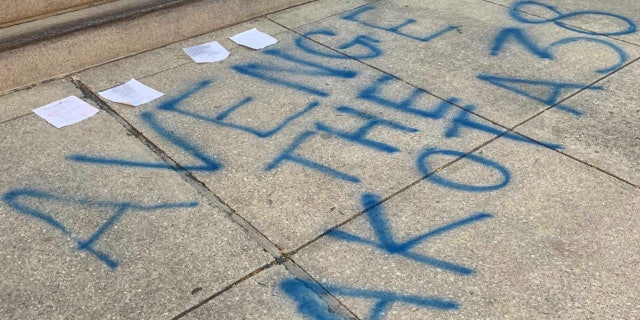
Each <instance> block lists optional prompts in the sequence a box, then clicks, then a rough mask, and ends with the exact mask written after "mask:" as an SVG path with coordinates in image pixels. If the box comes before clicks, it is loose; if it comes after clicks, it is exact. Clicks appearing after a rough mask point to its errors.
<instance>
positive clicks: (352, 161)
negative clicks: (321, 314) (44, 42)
mask: <svg viewBox="0 0 640 320" xmlns="http://www.w3.org/2000/svg"><path fill="white" fill-rule="evenodd" d="M278 36H279V40H280V43H279V44H277V45H275V46H274V47H273V48H275V49H277V50H282V51H283V52H288V53H291V54H293V55H296V56H300V57H303V58H304V59H311V60H312V61H315V62H317V63H322V64H326V65H331V66H333V67H334V68H337V69H341V70H349V71H353V72H355V73H357V74H358V76H357V77H356V78H354V79H340V78H339V77H305V78H300V79H304V83H305V85H306V86H309V87H314V88H320V89H321V90H323V91H326V92H327V94H328V95H329V96H328V97H326V98H323V97H318V96H313V95H309V94H306V93H304V92H299V91H298V90H294V89H290V88H279V87H276V86H274V85H273V84H272V83H270V82H265V81H262V80H258V79H252V78H251V77H247V76H244V75H242V74H239V73H237V72H235V71H233V70H230V67H232V66H238V65H245V64H248V63H253V62H254V61H257V62H260V63H265V65H274V66H278V67H282V68H289V67H292V64H291V63H287V62H282V61H278V59H273V58H270V57H269V56H266V55H263V54H260V53H259V52H255V51H253V50H248V49H245V48H235V49H233V50H231V52H232V53H233V54H232V56H231V57H230V58H229V59H227V60H225V61H224V62H222V63H219V64H212V65H205V66H199V65H194V64H187V65H184V66H179V67H176V68H173V69H170V70H168V71H165V72H161V73H158V74H154V75H152V76H150V77H143V78H142V81H143V82H144V83H146V84H147V85H150V86H151V87H154V88H156V89H158V90H160V91H161V92H165V93H166V94H167V97H166V98H164V101H162V100H161V101H159V102H157V103H152V104H148V105H145V106H141V107H139V108H130V107H127V106H122V105H116V104H112V105H113V107H114V108H115V110H116V111H117V112H119V113H120V114H121V115H122V116H123V117H124V118H126V119H127V121H129V122H130V123H132V124H133V125H134V126H135V127H136V128H138V129H139V130H141V131H142V132H143V133H144V134H145V136H146V137H148V138H150V139H151V140H152V141H153V143H154V144H156V145H158V146H160V147H161V148H162V149H163V150H165V151H166V152H167V153H168V154H169V156H171V157H172V158H173V159H174V160H176V161H178V162H179V163H181V164H183V165H185V166H193V165H197V164H198V162H197V159H195V158H194V157H193V154H190V153H189V152H185V150H186V149H185V148H184V146H179V145H176V144H175V143H174V142H171V141H169V140H167V139H166V137H167V136H166V134H165V133H164V132H162V131H160V130H157V129H154V127H153V126H151V125H150V123H149V122H148V121H147V120H145V119H144V115H145V114H148V113H149V112H151V113H152V114H154V115H156V116H157V119H158V121H159V123H162V126H163V127H164V128H166V129H165V130H169V131H170V132H173V133H176V134H179V135H180V136H181V137H182V139H184V140H185V141H189V142H190V143H191V142H192V143H194V144H195V146H197V148H199V149H200V150H203V152H206V153H207V155H209V156H210V157H212V158H214V159H217V160H218V161H219V162H220V163H221V165H223V166H224V168H222V169H220V170H215V171H212V172H202V171H198V172H194V174H195V175H196V176H197V177H198V178H199V179H201V181H203V182H204V183H206V184H207V186H208V187H209V188H210V189H211V190H213V191H214V192H215V193H216V194H217V195H218V196H220V197H221V198H222V199H224V200H225V202H226V203H227V204H228V205H230V206H231V207H232V208H234V209H235V210H236V211H237V212H238V213H239V214H240V215H242V216H243V217H245V218H247V219H248V220H249V221H251V222H252V223H253V224H254V225H255V226H256V227H257V228H258V229H260V230H262V231H263V232H264V233H265V234H266V235H267V237H269V238H270V239H271V240H272V241H273V242H274V243H275V244H276V245H278V246H279V247H281V248H284V249H287V250H292V249H295V248H297V247H299V246H301V245H303V244H304V243H305V242H307V241H309V240H311V239H313V238H314V237H316V236H318V235H320V234H321V233H322V232H323V231H324V230H325V229H326V228H328V227H330V226H332V225H335V224H336V223H340V222H342V221H344V220H345V219H346V218H347V217H349V216H351V215H353V214H355V213H357V212H358V211H359V210H360V209H359V205H358V200H357V199H358V194H360V193H361V192H363V191H365V190H372V191H376V192H380V193H382V194H383V195H385V196H387V195H391V194H393V193H395V192H397V191H399V190H402V188H403V187H404V186H406V185H408V184H410V183H412V182H414V181H416V179H419V178H420V177H421V176H422V174H421V173H420V172H418V170H417V169H416V166H415V158H416V156H417V155H418V154H420V153H421V152H422V151H423V149H424V148H425V147H426V146H440V147H443V148H450V149H454V150H459V151H463V152H464V151H470V150H472V149H473V148H474V147H476V146H478V145H481V144H482V143H484V142H486V141H488V140H489V139H491V138H493V137H494V136H495V134H490V133H486V132H482V131H475V130H462V132H461V134H460V136H454V137H447V136H445V133H446V132H447V129H448V127H449V125H450V123H451V121H453V120H452V119H453V118H455V117H456V115H458V116H460V115H464V114H466V111H464V110H462V109H458V108H457V107H454V106H451V105H449V106H448V107H449V109H448V111H447V114H446V115H444V116H443V118H442V119H435V120H430V119H424V118H420V117H416V116H415V115H413V114H407V113H404V112H398V111H394V110H393V109H390V108H385V107H384V106H381V105H378V104H376V103H373V102H371V101H367V100H364V99H358V98H357V97H356V95H357V92H358V91H361V90H364V88H366V87H369V86H371V85H372V84H373V83H375V81H376V79H378V78H379V77H381V76H384V74H382V73H380V72H378V71H375V70H371V69H369V68H366V67H365V66H363V65H361V64H359V63H356V62H354V61H350V60H336V59H330V58H320V59H318V58H317V57H314V56H313V55H310V54H306V53H304V52H302V51H301V50H299V49H297V48H296V47H295V46H294V45H293V44H292V43H293V42H294V39H296V38H297V37H296V36H295V35H293V34H291V33H290V32H288V33H283V34H279V35H278ZM316 48H317V49H318V50H321V49H322V48H321V47H320V46H317V45H316ZM293 67H295V65H294V66H293ZM100 70H102V71H103V72H104V74H105V76H104V77H103V76H101V73H99V72H94V71H92V72H91V76H90V77H89V78H98V79H104V78H106V77H109V74H111V72H112V70H111V68H109V66H108V65H107V66H104V67H102V68H100ZM125 74H128V73H125ZM79 77H80V78H81V79H86V78H87V76H85V75H84V74H81V75H80V76H79ZM334 78H338V79H334ZM203 80H208V81H212V83H211V84H210V85H206V86H204V87H203V88H201V89H200V90H199V91H197V92H196V93H194V94H193V95H192V96H189V97H183V98H184V99H182V100H180V102H179V104H175V105H172V103H173V102H172V101H175V100H174V99H176V97H179V96H180V95H182V94H183V92H187V91H189V90H193V88H194V87H196V86H197V85H198V83H199V82H200V81H203ZM91 83H92V80H87V85H89V86H90V87H93V86H92V85H91ZM118 83H119V82H113V83H111V84H110V86H114V85H116V84H118ZM176 84H181V85H180V86H177V85H176ZM414 90H415V88H413V87H411V86H407V85H406V84H404V83H402V82H400V81H392V82H389V83H388V84H387V85H385V87H384V90H383V91H382V90H381V91H382V92H383V94H384V95H385V97H386V98H387V99H390V100H394V101H400V100H402V99H404V98H405V97H407V96H410V95H411V94H412V92H413V91H414ZM381 94H382V93H381ZM246 97H251V98H252V99H253V100H252V101H251V102H250V103H248V104H246V107H245V108H242V109H239V110H238V111H237V112H235V113H234V114H233V115H232V116H230V117H229V120H228V123H235V124H240V125H244V126H248V127H250V128H255V129H257V130H262V131H267V130H269V129H271V128H274V127H276V126H277V125H278V124H279V123H281V122H282V121H283V120H284V119H286V118H287V117H289V116H291V115H292V114H294V113H296V112H299V111H300V110H302V109H303V108H305V107H306V106H308V105H310V104H314V103H318V106H317V107H316V108H315V109H313V110H311V111H310V112H308V113H306V114H304V116H302V117H300V118H299V119H296V121H293V122H291V123H290V124H289V125H287V126H286V127H284V128H283V129H282V130H281V131H278V132H277V133H274V134H273V135H272V136H271V135H270V136H264V137H258V136H256V134H253V133H251V132H247V131H243V130H238V128H233V127H225V126H224V125H221V123H216V122H215V121H213V120H211V121H202V119H199V118H197V116H185V115H180V114H178V113H175V112H168V111H166V110H162V109H163V108H165V109H166V108H180V109H182V110H188V111H190V112H193V113H196V114H197V115H200V116H201V117H202V116H204V117H208V118H209V119H213V118H215V117H216V116H217V115H218V114H220V113H221V112H223V111H224V110H225V109H228V108H229V107H231V106H232V105H234V104H236V103H238V102H239V101H242V100H243V99H245V98H246ZM440 103H441V101H439V100H438V99H436V98H434V97H433V96H429V95H427V94H426V93H422V95H420V96H419V97H418V99H416V104H417V105H418V106H421V107H423V108H425V109H430V108H433V109H437V107H438V106H439V105H440ZM340 106H349V107H352V108H355V109H357V110H360V111H362V112H365V113H368V114H372V115H375V116H377V117H380V118H381V119H388V120H390V121H394V122H395V123H398V124H402V125H404V126H406V127H407V128H413V129H414V130H417V131H418V132H407V130H404V129H403V130H399V129H393V128H389V127H384V126H377V128H376V127H374V129H375V130H372V132H371V134H370V135H369V138H370V139H374V140H376V141H380V142H382V143H385V144H388V145H390V146H392V147H395V148H398V150H397V151H398V152H383V151H381V150H379V149H375V148H372V147H370V146H369V147H367V146H365V145H363V144H362V143H354V142H349V141H346V140H345V139H343V138H339V137H337V136H335V135H331V134H329V133H327V132H318V134H316V135H314V136H311V137H310V138H309V140H308V141H306V142H305V143H304V144H301V147H300V148H299V149H298V150H296V153H298V154H300V155H301V156H302V157H304V158H307V159H310V160H311V161H314V162H317V163H320V164H322V165H324V166H328V167H331V168H335V170H338V171H341V172H343V173H345V174H346V175H349V176H351V177H354V178H358V179H359V180H361V181H362V183H358V182H356V181H350V180H347V178H336V176H335V175H332V174H327V173H326V172H322V171H319V170H310V169H309V168H308V167H305V166H301V165H296V164H295V163H293V162H288V161H286V162H283V163H282V164H281V165H279V166H277V167H276V168H274V169H273V170H266V169H265V168H266V167H268V166H269V164H270V163H273V161H274V160H275V159H276V158H277V157H278V155H279V154H280V153H282V152H283V150H285V149H286V148H287V146H289V145H290V144H291V143H292V142H293V141H295V139H296V138H297V137H300V136H301V134H303V133H304V132H307V131H309V130H314V127H315V123H317V122H321V123H323V124H326V125H328V126H331V127H334V128H337V129H338V130H343V131H354V130H357V129H358V128H359V127H361V126H363V125H364V124H365V122H366V121H363V119H358V117H356V116H353V115H348V114H345V113H342V112H337V111H336V110H335V108H336V107H340ZM468 116H469V118H470V119H471V120H472V121H476V122H477V123H481V124H484V125H487V126H489V127H491V128H493V129H495V130H497V132H498V133H500V132H502V131H503V130H501V129H499V128H497V127H492V126H491V125H490V123H488V122H486V121H484V120H482V119H480V118H476V117H475V116H473V115H470V114H468ZM205 150H206V151H205ZM94 156H97V155H94ZM103 156H105V157H109V155H103ZM450 160H451V159H446V158H443V159H438V160H435V161H434V162H433V163H432V165H433V168H437V167H438V166H439V165H442V164H444V163H446V162H447V161H450ZM376 168H388V170H382V171H380V170H377V169H376ZM301 212H306V213H308V214H301ZM293 226H295V227H293Z"/></svg>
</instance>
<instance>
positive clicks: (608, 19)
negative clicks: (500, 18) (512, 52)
mask: <svg viewBox="0 0 640 320" xmlns="http://www.w3.org/2000/svg"><path fill="white" fill-rule="evenodd" d="M490 2H494V3H497V4H500V5H503V6H506V7H509V8H513V9H514V11H516V12H513V13H512V14H513V15H514V16H515V17H516V18H517V19H519V20H518V21H519V22H521V23H523V24H529V25H531V24H545V23H546V24H556V25H562V27H565V28H567V29H569V30H571V31H573V32H576V33H577V34H583V35H589V34H591V33H598V34H603V35H608V36H610V37H613V38H616V39H620V40H624V41H629V42H632V43H635V44H637V45H640V34H639V33H638V32H637V31H638V30H637V26H638V22H639V21H640V4H638V2H637V1H633V0H618V1H605V0H595V1H594V0H592V1H581V0H543V1H511V0H491V1H490ZM518 12H523V13H528V14H531V15H534V16H535V17H525V16H523V15H520V14H519V13H518ZM543 19H547V20H551V21H549V22H544V21H543Z"/></svg>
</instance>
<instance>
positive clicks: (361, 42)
mask: <svg viewBox="0 0 640 320" xmlns="http://www.w3.org/2000/svg"><path fill="white" fill-rule="evenodd" d="M315 35H323V36H331V37H335V36H336V35H337V34H336V33H335V32H333V31H331V30H326V29H318V30H312V31H309V32H307V33H305V34H303V35H302V37H298V38H297V39H296V40H295V43H296V47H298V49H300V50H302V51H304V52H306V53H309V54H312V55H316V56H319V57H324V58H333V59H357V60H368V59H373V58H377V57H380V56H382V49H380V48H379V47H377V46H376V45H375V44H376V43H379V42H380V40H378V39H375V38H372V37H369V36H366V35H358V36H356V37H355V38H354V39H353V40H351V41H349V42H347V43H344V44H342V45H339V46H338V49H340V50H343V51H345V52H346V54H342V53H338V52H335V51H332V50H323V51H321V50H318V49H316V48H314V47H316V46H317V45H315V46H314V45H309V42H310V41H309V40H308V39H307V38H311V37H312V36H315ZM356 47H361V48H364V49H366V50H367V51H368V52H367V53H359V54H356V53H353V54H350V53H349V51H348V49H351V48H356ZM347 54H348V55H347Z"/></svg>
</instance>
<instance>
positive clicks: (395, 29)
mask: <svg viewBox="0 0 640 320" xmlns="http://www.w3.org/2000/svg"><path fill="white" fill-rule="evenodd" d="M374 9H375V7H374V6H371V5H369V6H364V7H361V8H358V9H355V10H353V11H352V12H351V13H349V14H347V15H345V16H343V17H342V19H345V20H349V21H353V22H357V23H359V24H361V25H363V26H367V27H369V28H374V29H379V30H384V31H388V32H391V33H394V34H397V35H400V36H403V37H407V38H410V39H413V40H417V41H421V42H429V41H431V40H433V39H435V38H437V37H440V36H442V35H444V34H445V33H448V32H451V31H453V30H456V29H458V26H448V27H445V28H443V29H441V30H439V31H436V32H434V33H432V34H430V35H426V36H415V35H411V34H408V33H405V32H402V29H403V28H404V27H406V26H408V25H411V24H414V23H416V22H417V20H415V19H406V20H405V21H404V22H402V23H400V24H398V25H395V26H390V27H385V26H381V25H378V24H375V23H373V21H367V20H364V19H362V17H361V16H362V14H363V13H365V12H367V11H371V10H374ZM372 20H375V19H372Z"/></svg>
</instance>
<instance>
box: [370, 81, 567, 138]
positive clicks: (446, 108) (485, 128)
mask: <svg viewBox="0 0 640 320" xmlns="http://www.w3.org/2000/svg"><path fill="white" fill-rule="evenodd" d="M394 80H395V78H393V77H392V76H390V75H386V74H385V75H382V76H380V77H379V78H378V79H377V80H375V81H374V82H373V83H372V84H371V85H369V86H367V87H366V88H364V89H363V90H362V91H360V93H359V94H358V98H359V99H362V100H365V101H369V102H372V103H375V104H377V105H379V106H382V107H386V108H391V109H394V110H398V111H401V112H405V113H408V114H413V115H417V116H420V117H423V118H427V119H433V120H439V119H443V118H444V117H445V116H446V115H447V114H448V113H449V112H451V110H457V111H456V115H455V116H454V117H453V119H451V120H450V123H449V127H448V128H447V130H446V131H445V133H444V136H445V137H446V138H454V137H460V136H461V130H462V129H463V128H467V129H471V130H477V131H482V132H486V133H489V134H493V135H500V134H504V135H503V137H504V138H505V139H509V140H513V141H518V142H523V143H528V144H533V145H537V143H536V142H535V141H532V140H529V139H527V138H524V137H522V136H520V135H517V134H515V133H512V132H507V133H505V131H506V130H505V129H501V128H498V127H495V126H491V125H489V124H484V123H482V122H480V120H474V119H473V117H474V116H472V114H471V113H470V112H473V111H475V109H476V107H475V106H473V105H466V106H464V107H463V108H462V109H460V108H457V107H455V106H454V104H459V103H460V99H458V98H456V97H451V98H448V99H447V100H446V101H440V102H438V104H437V105H435V106H434V107H433V108H431V109H426V108H423V107H421V106H418V102H417V101H418V99H419V98H420V97H421V96H422V95H424V94H425V91H424V90H420V89H418V88H416V89H414V90H413V91H412V92H411V93H410V94H408V95H407V97H406V98H404V99H402V100H400V101H392V100H390V99H388V98H386V97H384V96H383V95H382V93H381V92H382V90H383V87H384V86H385V85H387V84H388V83H389V82H391V81H394ZM395 81H397V80H395ZM478 119H479V118H478ZM543 143H544V144H546V145H547V146H549V147H551V148H554V149H561V148H562V146H561V145H559V144H555V143H551V142H543Z"/></svg>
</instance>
